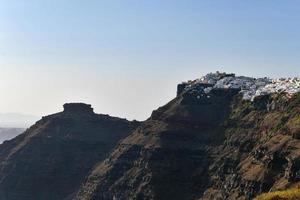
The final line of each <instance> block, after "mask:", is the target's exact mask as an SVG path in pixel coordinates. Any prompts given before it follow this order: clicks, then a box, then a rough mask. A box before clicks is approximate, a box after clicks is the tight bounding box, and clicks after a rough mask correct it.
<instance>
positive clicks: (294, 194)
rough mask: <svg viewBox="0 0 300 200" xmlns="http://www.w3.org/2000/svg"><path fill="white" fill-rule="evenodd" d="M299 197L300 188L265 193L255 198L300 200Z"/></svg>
mask: <svg viewBox="0 0 300 200" xmlns="http://www.w3.org/2000/svg"><path fill="white" fill-rule="evenodd" d="M299 199H300V189H299V188H296V189H289V190H284V191H276V192H269V193H264V194H262V195H259V196H258V197H256V198H255V200H299Z"/></svg>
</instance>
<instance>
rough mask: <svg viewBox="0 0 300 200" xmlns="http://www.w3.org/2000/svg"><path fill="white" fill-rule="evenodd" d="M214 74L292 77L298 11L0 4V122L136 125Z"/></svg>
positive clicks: (245, 1) (267, 3) (299, 37)
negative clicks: (91, 113) (65, 111)
mask: <svg viewBox="0 0 300 200" xmlns="http://www.w3.org/2000/svg"><path fill="white" fill-rule="evenodd" d="M217 70H219V71H226V72H234V73H236V74H239V75H249V76H255V77H259V76H262V77H265V76H269V77H288V76H292V77H294V76H300V2H299V1H296V0H294V1H291V0H285V1H282V0H251V1H250V0H239V1H237V0H230V1H229V0H226V1H225V0H218V1H211V0H201V1H199V0H185V1H182V0H107V1H104V0H86V1H82V0H26V1H24V0H9V1H7V0H0V99H1V100H0V113H23V114H28V115H36V116H44V115H48V114H51V113H55V112H58V111H61V110H62V105H63V104H64V103H66V102H86V103H90V104H92V106H93V107H94V109H95V111H96V112H97V113H107V114H110V115H113V116H119V117H123V118H127V119H138V120H144V119H146V118H148V117H149V116H150V114H151V112H152V110H154V109H157V108H158V107H159V106H162V105H164V104H165V103H167V102H168V101H170V100H171V99H172V98H174V97H175V94H176V85H177V84H178V83H180V82H181V81H185V80H188V79H196V78H198V77H200V76H202V75H204V74H206V73H208V72H214V71H217Z"/></svg>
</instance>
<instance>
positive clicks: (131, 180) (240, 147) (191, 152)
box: [75, 84, 300, 200]
mask: <svg viewBox="0 0 300 200" xmlns="http://www.w3.org/2000/svg"><path fill="white" fill-rule="evenodd" d="M199 87H202V89H203V88H206V87H209V84H206V85H205V84H201V85H199ZM178 88H179V90H180V91H179V92H178V96H177V97H176V98H175V99H174V100H172V101H171V102H170V103H168V104H167V105H165V106H163V107H161V108H159V109H158V110H156V111H154V112H153V114H152V116H151V118H149V119H148V120H147V121H146V122H144V123H143V124H142V125H141V126H140V127H139V128H138V129H137V130H136V131H135V132H134V133H133V134H131V135H130V136H128V137H127V138H125V139H124V140H122V142H121V143H120V144H119V145H118V146H117V147H116V148H115V149H114V151H113V152H112V153H111V155H110V156H109V157H108V158H107V159H106V160H105V161H103V162H102V163H99V164H98V165H97V166H96V167H95V168H94V170H93V171H92V172H91V174H90V175H89V178H88V179H87V181H86V183H85V184H84V185H83V186H82V187H81V189H80V191H79V192H78V194H77V196H76V198H75V199H77V200H100V199H101V200H104V199H105V200H106V199H118V200H125V199H159V200H168V199H172V200H175V199H178V200H184V199H202V200H204V199H218V200H224V199H232V200H238V199H252V198H253V197H255V196H256V195H258V194H260V193H262V192H266V191H270V190H277V189H284V188H289V187H295V186H297V185H298V184H299V180H300V157H299V156H300V149H299V148H300V140H299V138H300V95H299V94H296V95H294V96H293V97H292V98H290V96H288V97H287V96H286V94H284V93H282V94H268V95H262V96H259V97H256V98H255V100H254V101H253V102H252V101H249V100H243V99H242V96H241V95H239V94H238V92H239V90H238V89H226V88H222V89H220V88H219V89H218V88H213V89H211V90H210V91H209V92H208V93H204V92H203V90H202V89H201V88H200V89H197V90H195V89H188V90H182V88H181V86H180V85H179V87H178Z"/></svg>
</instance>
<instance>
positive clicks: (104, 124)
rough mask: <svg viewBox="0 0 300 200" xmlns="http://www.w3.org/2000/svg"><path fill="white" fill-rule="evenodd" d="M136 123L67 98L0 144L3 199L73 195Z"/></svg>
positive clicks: (37, 199) (0, 194)
mask: <svg viewBox="0 0 300 200" xmlns="http://www.w3.org/2000/svg"><path fill="white" fill-rule="evenodd" d="M138 124H139V123H138V122H130V121H127V120H125V119H119V118H115V117H110V116H108V115H99V114H95V113H94V112H93V109H92V108H91V106H90V105H86V104H81V103H80V104H78V103H75V104H74V103H72V104H65V105H64V111H63V112H61V113H57V114H53V115H50V116H46V117H43V118H42V119H41V120H40V121H38V122H37V123H36V124H35V125H33V126H32V127H31V128H29V129H28V130H27V131H25V133H23V134H21V135H19V136H17V137H16V138H15V139H13V140H10V141H6V142H4V143H3V144H2V145H0V199H1V200H41V199H43V200H60V199H66V200H67V199H72V197H73V196H74V194H76V192H77V190H78V188H79V186H80V185H81V183H82V182H83V181H84V179H85V177H86V175H87V174H88V172H89V171H90V170H91V169H92V167H93V166H94V165H95V164H96V163H97V162H100V161H102V160H103V159H104V158H105V157H106V156H107V154H108V153H109V152H110V151H111V150H112V148H113V147H114V146H115V145H116V144H117V143H118V141H119V140H120V139H121V138H124V137H126V136H128V135H129V133H131V131H133V130H134V129H135V128H136V127H137V126H138Z"/></svg>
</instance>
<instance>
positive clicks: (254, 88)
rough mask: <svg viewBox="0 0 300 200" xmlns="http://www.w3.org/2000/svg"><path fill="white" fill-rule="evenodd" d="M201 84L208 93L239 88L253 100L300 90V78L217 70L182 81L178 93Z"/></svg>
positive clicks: (290, 93) (289, 94) (245, 95)
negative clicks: (276, 77) (245, 74)
mask: <svg viewBox="0 0 300 200" xmlns="http://www.w3.org/2000/svg"><path fill="white" fill-rule="evenodd" d="M199 85H202V88H201V90H203V89H204V88H206V90H205V93H206V94H209V92H210V91H211V89H212V88H224V89H226V88H227V89H228V88H232V89H239V90H240V93H241V94H242V96H243V99H245V100H251V101H253V100H254V99H255V98H256V97H258V96H262V95H267V94H273V93H286V94H287V95H288V96H289V97H290V96H292V95H293V94H295V93H298V92H300V78H280V79H271V78H267V77H264V78H253V77H246V76H236V75H235V74H232V73H231V74H227V73H220V72H218V71H217V72H216V73H209V74H207V75H205V76H203V77H201V78H200V79H196V80H194V81H188V82H183V83H181V84H180V85H179V87H178V89H179V90H177V95H179V94H181V93H182V92H183V91H188V90H197V89H198V88H199V87H198V86H199ZM208 96H209V95H208Z"/></svg>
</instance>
